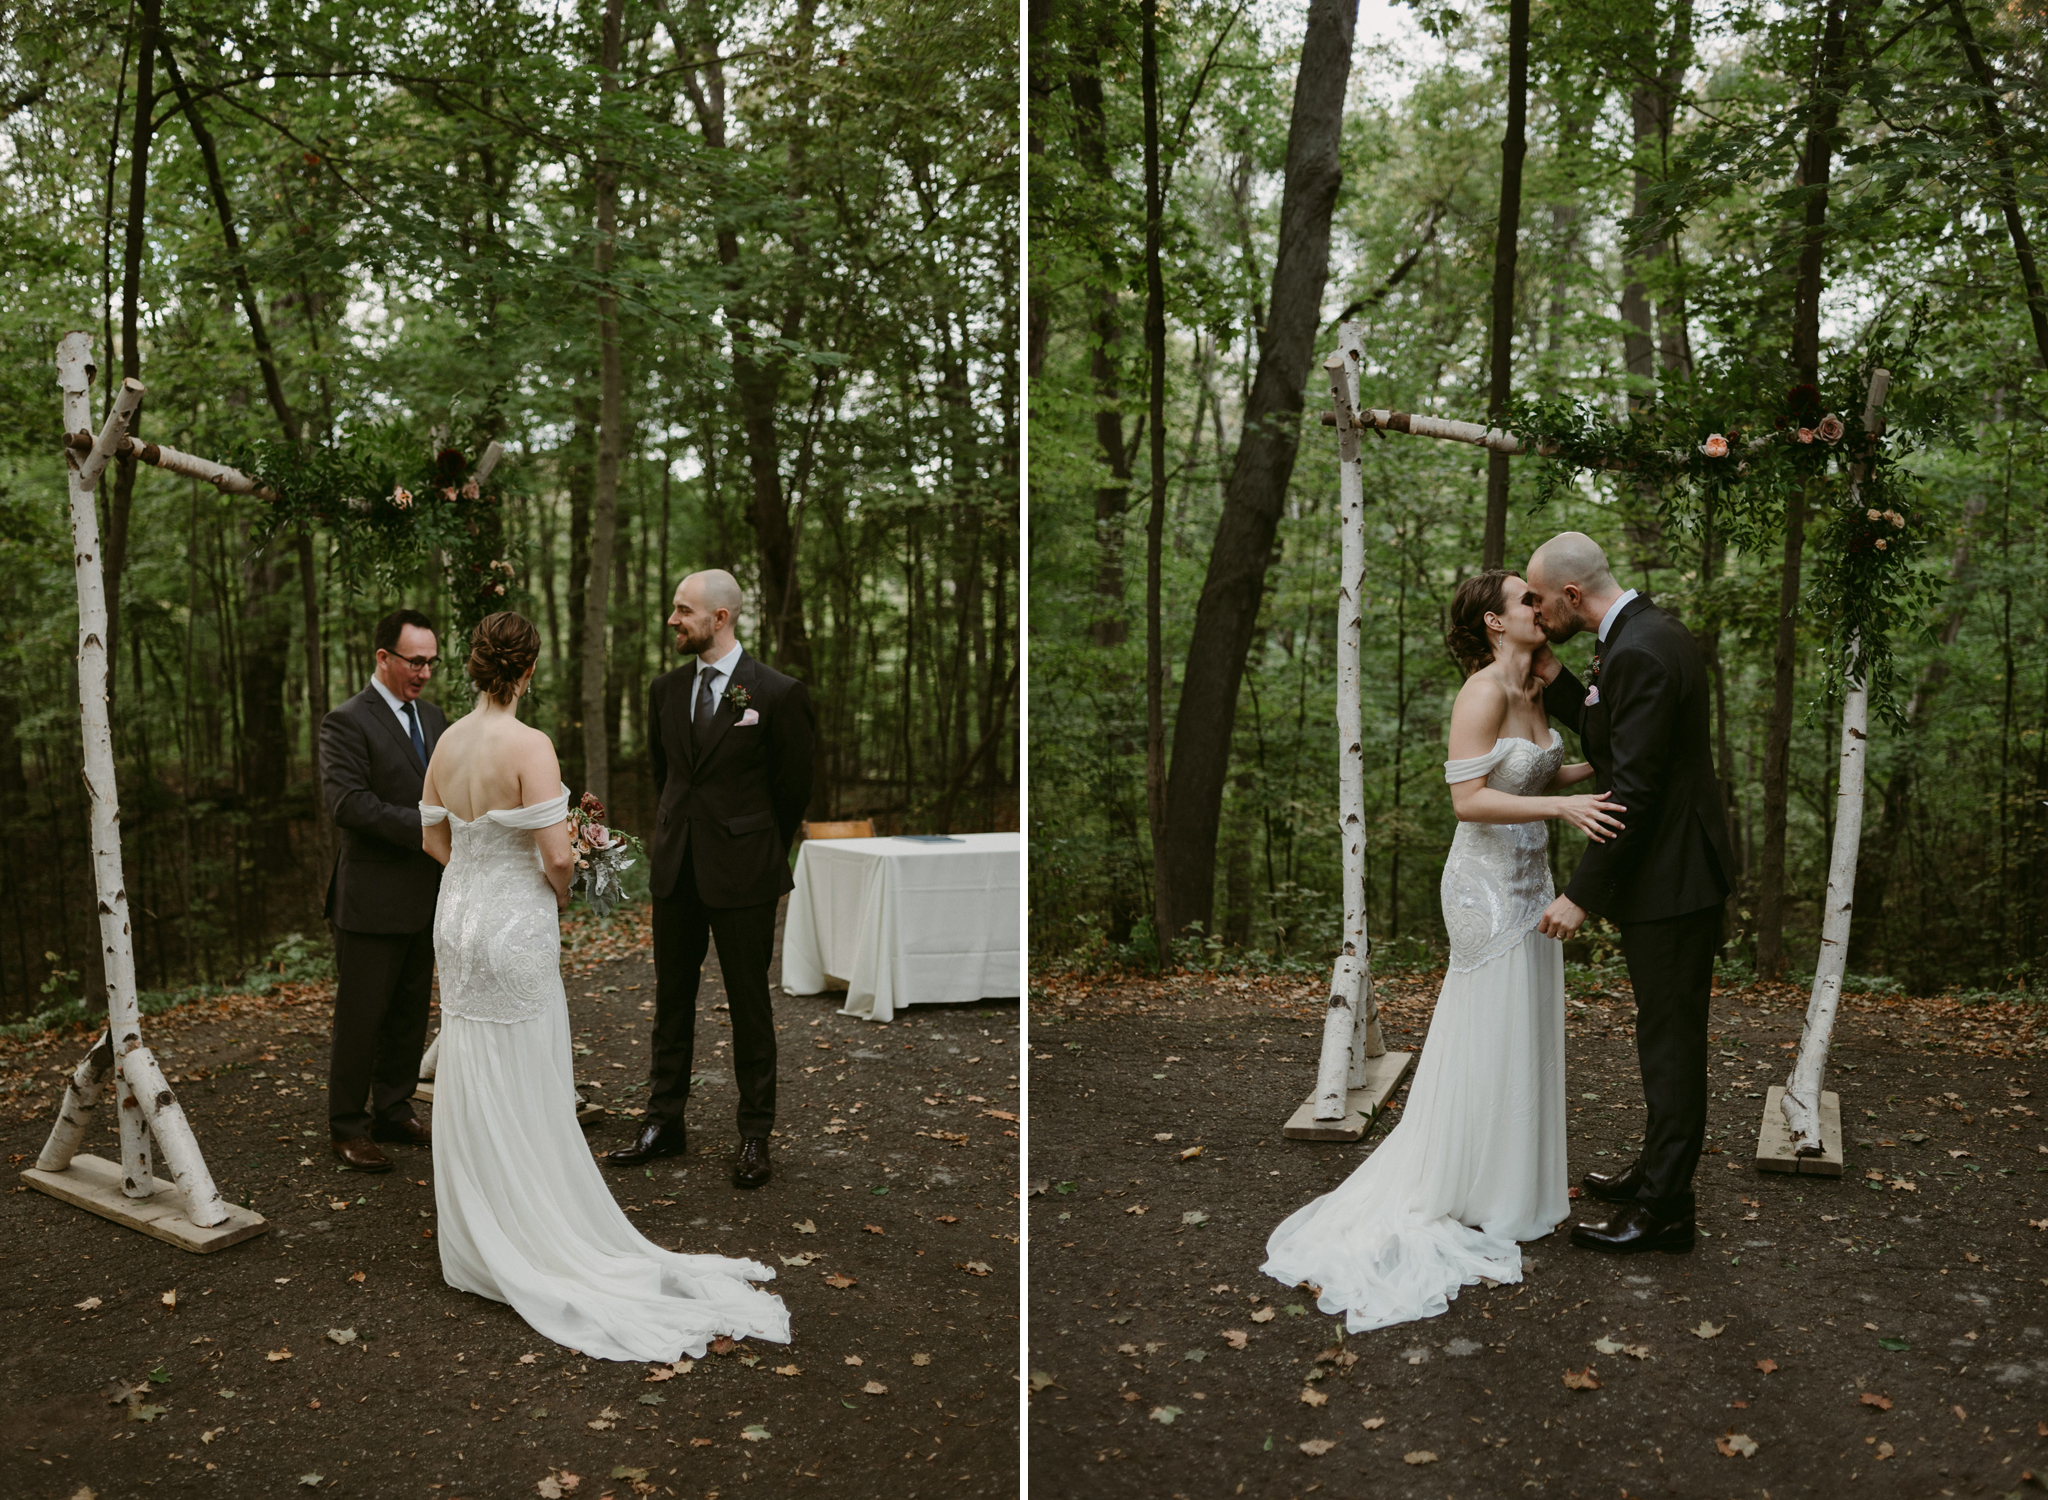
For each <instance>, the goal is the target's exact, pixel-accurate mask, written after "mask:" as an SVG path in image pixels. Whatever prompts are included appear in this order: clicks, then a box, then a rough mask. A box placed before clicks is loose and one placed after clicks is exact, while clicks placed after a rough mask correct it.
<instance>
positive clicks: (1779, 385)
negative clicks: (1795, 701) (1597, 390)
mask: <svg viewBox="0 0 2048 1500" xmlns="http://www.w3.org/2000/svg"><path fill="white" fill-rule="evenodd" d="M1918 332H1919V319H1918V317H1917V316H1916V318H1915V320H1914V327H1913V330H1912V336H1909V338H1908V339H1907V341H1906V342H1905V343H1904V344H1903V345H1902V346H1899V347H1897V348H1891V347H1885V346H1883V345H1882V344H1873V346H1872V348H1871V349H1870V350H1869V352H1868V353H1867V354H1866V356H1865V357H1864V359H1863V360H1861V361H1860V362H1859V363H1857V364H1856V365H1854V366H1853V367H1848V368H1844V369H1842V370H1841V371H1839V373H1836V374H1834V376H1833V378H1831V379H1829V380H1827V381H1824V382H1823V383H1822V384H1821V385H1819V386H1814V385H1810V384H1804V383H1794V384H1790V385H1789V386H1788V385H1787V384H1786V383H1785V382H1784V379H1783V372H1782V370H1768V369H1762V368H1759V367H1757V366H1754V365H1747V364H1736V365H1728V366H1722V367H1717V368H1713V369H1710V370H1707V371H1705V372H1703V373H1702V375H1701V376H1700V378H1698V379H1696V380H1694V381H1692V382H1689V383H1680V382H1670V383H1668V384H1667V387H1666V390H1665V392H1664V393H1663V394H1662V395H1661V396H1660V398H1659V400H1658V401H1657V402H1656V403H1655V404H1653V405H1650V406H1646V407H1644V408H1641V409H1639V410H1635V411H1631V412H1629V413H1628V414H1627V415H1626V416H1625V417H1622V418H1620V419H1618V420H1617V419H1615V418H1614V417H1612V416H1611V415H1609V414H1608V413H1606V412H1604V411H1602V410H1600V409H1599V408H1598V407H1596V406H1595V405H1593V404H1592V403H1590V402H1587V401H1583V400H1577V399H1572V398H1557V399H1552V400H1547V401H1546V400H1536V399H1524V400H1520V401H1517V402H1515V403H1514V404H1513V406H1512V407H1511V409H1510V412H1509V415H1508V419H1507V425H1508V427H1509V429H1510V430H1512V431H1513V432H1515V433H1516V434H1517V435H1518V436H1520V437H1522V438H1523V439H1524V441H1526V442H1531V443H1532V445H1533V446H1534V448H1535V450H1536V452H1537V453H1538V454H1539V455H1540V456H1541V457H1542V458H1543V459H1544V460H1545V462H1544V463H1543V464H1542V466H1541V467H1540V468H1539V469H1538V476H1537V493H1536V500H1535V505H1534V507H1533V508H1534V509H1541V508H1542V507H1543V506H1545V505H1547V504H1548V503H1549V502H1550V501H1551V500H1552V499H1553V498H1554V497H1556V496H1557V495H1559V494H1560V493H1562V492H1563V491H1564V490H1565V489H1566V488H1567V487H1568V486H1575V485H1578V484H1580V483H1582V482H1583V479H1584V477H1585V476H1587V475H1589V474H1612V475H1616V476H1619V477H1621V478H1622V479H1623V481H1624V482H1627V483H1632V484H1634V485H1635V486H1636V487H1637V489H1638V490H1639V492H1640V493H1642V494H1643V496H1644V497H1645V498H1646V499H1648V500H1649V501H1650V502H1651V503H1652V504H1653V505H1654V506H1655V508H1656V510H1657V512H1658V515H1659V517H1660V519H1661V520H1662V521H1663V523H1664V524H1665V526H1666V527H1667V529H1670V530H1676V531H1680V532H1682V533H1685V534H1687V535H1690V536H1692V537H1693V538H1694V539H1695V540H1696V541H1704V539H1705V535H1706V532H1707V529H1708V528H1709V527H1712V528H1713V530H1714V531H1715V533H1716V534H1717V535H1718V536H1719V538H1720V539H1721V540H1722V541H1724V542H1726V543H1728V544H1730V545H1732V546H1735V547H1737V548H1739V549H1740V550H1743V551H1748V552H1752V553H1754V552H1760V551H1762V550H1763V549H1764V548H1765V547H1767V546H1769V545H1771V543H1772V542H1773V541H1774V540H1775V539H1777V538H1779V537H1782V536H1783V534H1784V526H1785V522H1786V518H1787V517H1788V516H1789V515H1790V514H1791V513H1792V506H1793V505H1794V504H1797V503H1804V504H1805V505H1807V506H1808V507H1809V510H1808V512H1807V514H1808V527H1809V530H1808V549H1809V552H1810V555H1811V557H1812V566H1811V572H1810V574H1809V580H1808V583H1807V587H1806V599H1807V603H1808V607H1809V608H1810V609H1812V610H1813V611H1815V612H1817V615H1818V618H1819V619H1820V620H1822V621H1824V622H1825V628H1826V635H1825V641H1824V645H1823V648H1822V662H1823V667H1824V680H1823V687H1822V692H1823V694H1824V695H1827V696H1834V695H1839V694H1840V693H1841V691H1842V690H1843V688H1844V685H1845V684H1846V683H1847V682H1849V681H1851V680H1854V679H1856V678H1859V677H1860V678H1862V679H1863V680H1864V682H1865V683H1866V685H1867V686H1868V688H1869V691H1870V699H1871V703H1872V705H1873V706H1874V707H1875V709H1876V710H1877V712H1878V713H1879V714H1881V715H1883V716H1884V717H1886V718H1888V719H1890V720H1892V721H1893V722H1895V723H1896V722H1900V721H1901V720H1902V710H1901V708H1900V706H1899V703H1898V701H1897V697H1896V694H1895V692H1894V688H1895V677H1896V673H1895V670H1894V650H1893V643H1894V641H1895V639H1896V638H1897V636H1898V635H1899V633H1900V632H1901V631H1908V630H1912V629H1915V628H1919V629H1922V630H1925V629H1927V628H1928V627H1927V624H1926V621H1927V620H1928V618H1929V616H1930V614H1931V611H1932V609H1933V607H1934V606H1935V605H1936V604H1938V603H1939V601H1940V598H1941V595H1942V591H1943V588H1944V584H1943V583H1942V580H1941V579H1940V577H1939V576H1938V575H1937V574H1936V573H1934V572H1933V571H1931V570H1930V569H1928V568H1927V567H1925V566H1924V565H1923V564H1924V553H1925V552H1926V549H1927V547H1928V545H1929V544H1930V543H1931V542H1932V541H1934V540H1935V539H1936V538H1937V537H1938V536H1940V535H1941V534H1942V531H1943V529H1944V525H1945V520H1944V517H1943V516H1942V514H1941V510H1940V507H1939V505H1938V504H1937V503H1936V502H1935V501H1934V498H1933V497H1932V495H1931V494H1930V492H1929V490H1928V486H1927V484H1926V482H1925V480H1924V479H1923V478H1921V476H1919V475H1917V474H1915V473H1914V472H1913V471H1912V470H1911V469H1909V468H1907V467H1906V466H1905V464H1904V462H1903V460H1904V459H1905V458H1907V457H1908V456H1909V455H1911V454H1913V453H1916V452H1921V451H1925V450H1927V449H1929V448H1931V447H1933V446H1935V445H1937V444H1944V445H1947V446H1949V447H1952V448H1955V449H1959V450H1965V451H1966V450H1968V449H1969V447H1970V446H1971V443H1972V439H1971V435H1970V433H1969V430H1968V429H1967V427H1965V426H1964V425H1963V424H1962V423H1961V422H1960V421H1959V420H1958V417H1957V413H1956V402H1955V399H1954V398H1953V397H1952V396H1950V395H1948V394H1947V393H1946V392H1938V391H1930V390H1928V389H1925V388H1924V387H1922V386H1920V385H1917V384H1915V383H1914V382H1912V381H1910V380H1908V379H1907V378H1905V375H1906V372H1907V371H1908V370H1909V368H1910V366H1911V359H1912V354H1913V345H1914V343H1915V342H1916V341H1917V335H1918ZM1878 368H1885V369H1889V370H1890V371H1891V372H1892V385H1891V389H1890V392H1889V394H1888V396H1887V398H1886V402H1885V408H1884V417H1885V421H1884V423H1883V424H1882V425H1880V427H1879V429H1878V431H1877V432H1876V433H1874V434H1873V433H1866V432H1865V431H1864V430H1863V422H1862V412H1863V407H1864V402H1865V395H1866V393H1867V391H1868V389H1869V384H1870V377H1871V372H1872V371H1873V370H1875V369H1878ZM1858 468H1860V469H1861V474H1860V477H1859V478H1857V479H1856V481H1855V483H1854V484H1853V485H1852V482H1851V477H1852V470H1856V469H1858Z"/></svg>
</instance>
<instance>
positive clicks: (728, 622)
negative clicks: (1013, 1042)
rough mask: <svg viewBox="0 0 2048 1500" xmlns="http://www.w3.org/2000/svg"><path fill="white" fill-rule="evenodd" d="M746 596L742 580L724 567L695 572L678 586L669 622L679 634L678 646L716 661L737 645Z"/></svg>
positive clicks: (677, 637) (687, 651)
mask: <svg viewBox="0 0 2048 1500" xmlns="http://www.w3.org/2000/svg"><path fill="white" fill-rule="evenodd" d="M743 602H744V596H743V595H742V594H741V593H740V584H739V580H738V579H737V578H735V577H733V576H732V574H730V573H728V572H726V571H725V569H723V568H706V569H705V570H704V571H703V572H701V573H692V574H690V576H689V577H687V578H685V579H684V580H683V581H682V582H681V583H679V584H677V585H676V598H675V608H674V609H673V610H672V611H670V613H669V617H668V623H669V624H670V625H671V626H672V627H674V629H675V633H676V649H677V650H678V651H682V652H685V653H690V654H694V655H697V656H702V657H708V658H709V659H710V660H713V661H717V660H720V659H722V658H723V657H724V656H725V653H726V652H727V651H729V650H731V649H732V647H733V646H734V645H735V644H736V641H735V638H734V635H733V627H734V626H735V625H736V624H737V622H738V620H739V616H740V605H741V604H742V603H743Z"/></svg>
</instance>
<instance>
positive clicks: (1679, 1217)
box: [1572, 1203, 1694, 1255]
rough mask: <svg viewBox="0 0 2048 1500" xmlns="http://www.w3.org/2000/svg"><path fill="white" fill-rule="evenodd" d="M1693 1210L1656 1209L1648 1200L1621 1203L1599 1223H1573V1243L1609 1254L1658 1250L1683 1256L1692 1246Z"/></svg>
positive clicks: (1585, 1248)
mask: <svg viewBox="0 0 2048 1500" xmlns="http://www.w3.org/2000/svg"><path fill="white" fill-rule="evenodd" d="M1693 1232H1694V1230H1693V1212H1692V1209H1691V1208H1689V1207H1680V1208H1676V1209H1659V1208H1658V1207H1657V1206H1656V1205H1654V1204H1650V1203H1624V1204H1622V1205H1620V1206H1619V1207H1617V1208H1616V1209H1615V1210H1614V1212H1613V1213H1612V1214H1610V1215H1609V1216H1608V1217H1607V1220H1606V1222H1605V1223H1601V1224H1574V1225H1573V1226H1572V1243H1573V1244H1574V1245H1576V1246H1578V1247H1579V1248H1580V1249H1581V1250H1599V1251H1602V1252H1604V1253H1605V1254H1608V1255H1639V1254H1641V1253H1642V1252H1643V1251H1646V1250H1661V1251H1663V1252H1664V1253H1665V1254H1667V1255H1683V1254H1684V1253H1685V1252H1686V1251H1688V1250H1690V1249H1692V1242H1693Z"/></svg>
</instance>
